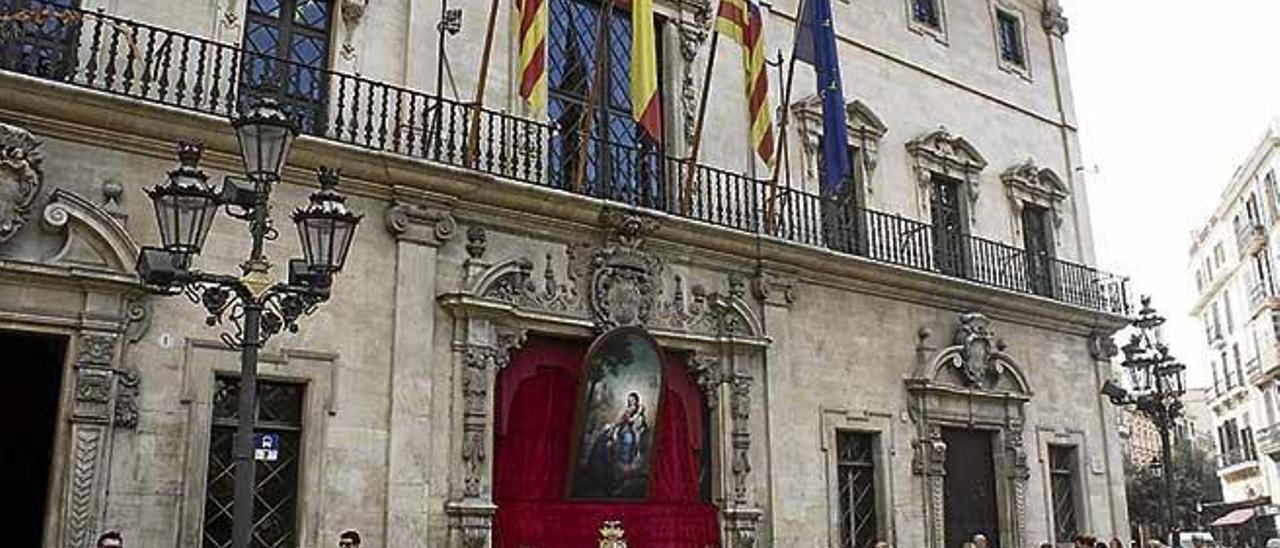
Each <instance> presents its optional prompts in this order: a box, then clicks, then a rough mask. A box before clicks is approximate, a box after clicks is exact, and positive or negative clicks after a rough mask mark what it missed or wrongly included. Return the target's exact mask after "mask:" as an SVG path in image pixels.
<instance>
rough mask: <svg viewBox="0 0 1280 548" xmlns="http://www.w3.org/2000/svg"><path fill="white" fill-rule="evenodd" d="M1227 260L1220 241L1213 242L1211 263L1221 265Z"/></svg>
mask: <svg viewBox="0 0 1280 548" xmlns="http://www.w3.org/2000/svg"><path fill="white" fill-rule="evenodd" d="M1225 262H1227V253H1226V252H1225V251H1223V249H1222V242H1218V243H1216V244H1213V263H1214V265H1215V266H1222V264H1223V263H1225Z"/></svg>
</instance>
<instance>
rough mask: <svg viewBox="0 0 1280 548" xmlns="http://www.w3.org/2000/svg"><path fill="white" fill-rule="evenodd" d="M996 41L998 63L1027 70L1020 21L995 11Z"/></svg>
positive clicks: (1010, 15)
mask: <svg viewBox="0 0 1280 548" xmlns="http://www.w3.org/2000/svg"><path fill="white" fill-rule="evenodd" d="M996 40H997V42H998V45H999V47H1000V62H1001V64H1004V65H1011V66H1013V67H1016V68H1020V69H1025V68H1027V52H1026V49H1025V46H1024V44H1023V42H1022V19H1021V18H1020V17H1018V16H1017V15H1016V14H1014V13H1012V12H1009V11H1005V10H1002V9H997V10H996Z"/></svg>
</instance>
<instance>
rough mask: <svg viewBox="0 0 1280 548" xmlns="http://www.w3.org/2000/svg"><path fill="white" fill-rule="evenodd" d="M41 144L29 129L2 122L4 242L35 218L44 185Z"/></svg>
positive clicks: (0, 218)
mask: <svg viewBox="0 0 1280 548" xmlns="http://www.w3.org/2000/svg"><path fill="white" fill-rule="evenodd" d="M39 147H40V141H37V140H36V138H35V137H33V136H32V135H31V133H30V132H28V131H27V130H25V129H23V128H20V127H17V126H11V125H8V124H2V123H0V243H4V242H7V241H9V240H10V239H12V238H13V237H14V235H15V234H17V233H18V230H19V229H21V228H22V227H23V225H25V224H27V221H29V220H31V206H32V204H33V203H34V202H35V199H36V196H37V195H39V194H40V188H41V187H42V186H44V170H43V169H42V168H41V164H42V163H43V161H44V160H43V158H42V157H41V154H40V152H39V151H37V150H36V149H37V148H39Z"/></svg>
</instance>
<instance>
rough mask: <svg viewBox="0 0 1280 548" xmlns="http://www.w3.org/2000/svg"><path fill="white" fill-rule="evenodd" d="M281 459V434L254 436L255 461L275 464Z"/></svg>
mask: <svg viewBox="0 0 1280 548" xmlns="http://www.w3.org/2000/svg"><path fill="white" fill-rule="evenodd" d="M279 458H280V434H271V433H263V434H254V435H253V460H260V461H265V462H275V461H276V460H277V459H279Z"/></svg>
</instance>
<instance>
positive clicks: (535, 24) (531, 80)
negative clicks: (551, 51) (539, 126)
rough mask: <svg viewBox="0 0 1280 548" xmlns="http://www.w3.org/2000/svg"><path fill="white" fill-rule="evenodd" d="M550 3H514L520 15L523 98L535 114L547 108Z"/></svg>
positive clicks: (539, 0)
mask: <svg viewBox="0 0 1280 548" xmlns="http://www.w3.org/2000/svg"><path fill="white" fill-rule="evenodd" d="M547 1H548V0H515V2H516V13H517V14H518V15H519V21H518V24H519V25H520V26H519V28H517V29H516V32H517V36H516V39H517V40H518V41H519V43H520V66H519V69H520V97H521V98H522V99H524V101H525V104H527V105H529V108H530V109H532V110H533V111H535V112H539V113H540V112H543V110H544V109H545V108H546V106H547Z"/></svg>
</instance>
